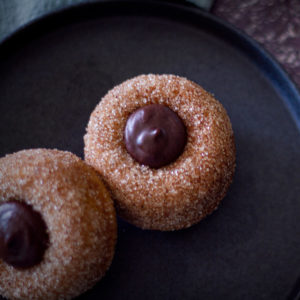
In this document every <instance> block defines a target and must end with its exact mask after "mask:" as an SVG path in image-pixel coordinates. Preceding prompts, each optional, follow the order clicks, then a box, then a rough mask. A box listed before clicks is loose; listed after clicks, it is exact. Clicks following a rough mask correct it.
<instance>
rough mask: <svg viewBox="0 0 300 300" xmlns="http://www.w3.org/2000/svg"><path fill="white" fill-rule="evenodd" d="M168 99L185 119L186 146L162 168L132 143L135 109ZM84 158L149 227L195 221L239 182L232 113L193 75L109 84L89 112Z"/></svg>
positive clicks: (130, 217) (124, 209) (125, 214)
mask: <svg viewBox="0 0 300 300" xmlns="http://www.w3.org/2000/svg"><path fill="white" fill-rule="evenodd" d="M150 104H161V105H164V106H167V107H168V108H170V109H171V110H172V111H174V112H175V113H177V115H178V116H179V117H180V118H181V120H182V121H183V123H184V125H185V127H186V131H187V143H186V145H185V148H184V151H183V153H182V154H181V155H180V156H179V157H178V158H177V159H176V160H175V161H173V162H172V163H170V164H168V165H166V166H163V167H161V168H156V169H154V168H150V167H149V166H145V165H143V164H141V163H139V162H137V161H136V160H135V159H134V158H133V157H132V156H131V155H130V154H129V153H128V151H127V149H126V145H125V142H124V130H125V126H126V122H127V120H128V118H129V117H130V115H131V114H132V113H133V112H135V111H136V110H137V109H139V108H141V107H144V106H147V105H150ZM84 141H85V149H84V150H85V160H86V162H87V163H88V164H90V165H92V166H93V167H94V168H95V169H96V170H98V172H99V173H100V174H101V176H102V177H103V179H104V180H105V182H106V183H107V185H108V187H109V188H110V190H111V193H112V197H113V199H114V200H115V203H116V208H117V212H118V214H119V215H120V216H121V217H122V218H124V219H125V220H127V221H128V222H130V223H132V224H134V225H136V226H138V227H141V228H143V229H155V230H175V229H182V228H186V227H189V226H191V225H193V224H195V223H197V222H199V221H200V220H201V219H203V218H204V217H205V216H206V215H208V214H210V213H211V212H212V211H213V210H214V209H216V208H217V206H218V204H219V202H220V201H221V199H222V198H223V197H224V196H225V194H226V192H227V189H228V187H229V185H230V183H231V182H232V178H233V174H234V169H235V144H234V136H233V131H232V126H231V123H230V120H229V117H228V115H227V113H226V111H225V109H224V107H223V106H222V105H221V103H220V102H218V101H217V100H216V99H215V98H214V97H213V96H212V95H211V94H210V93H208V92H206V91H205V90H204V89H203V88H201V87H200V86H199V85H197V84H196V83H194V82H191V81H189V80H187V79H186V78H182V77H178V76H174V75H152V74H150V75H140V76H138V77H135V78H133V79H130V80H127V81H125V82H123V83H122V84H120V85H118V86H116V87H115V88H113V89H112V90H110V91H109V92H108V93H107V94H106V95H105V96H104V97H103V98H102V100H101V101H100V103H99V104H98V105H97V107H96V108H95V110H94V111H93V113H92V114H91V116H90V120H89V123H88V126H87V133H86V135H85V137H84Z"/></svg>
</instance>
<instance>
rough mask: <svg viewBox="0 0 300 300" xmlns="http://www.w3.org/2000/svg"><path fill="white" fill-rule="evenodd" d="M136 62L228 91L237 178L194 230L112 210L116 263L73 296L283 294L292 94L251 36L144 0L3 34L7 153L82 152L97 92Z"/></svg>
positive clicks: (294, 232) (294, 267)
mask: <svg viewBox="0 0 300 300" xmlns="http://www.w3.org/2000/svg"><path fill="white" fill-rule="evenodd" d="M141 73H173V74H178V75H181V76H186V77H187V78H189V79H191V80H194V81H195V82H197V83H199V84H200V85H202V86H203V87H204V88H205V89H207V90H208V91H210V92H212V93H213V94H214V95H215V96H216V98H218V99H219V100H220V101H221V102H222V103H223V105H224V106H225V108H226V109H227V111H228V114H229V116H230V117H231V120H232V124H233V128H234V132H235V138H236V146H237V169H236V175H235V179H234V183H233V185H232V186H231V189H230V191H229V193H228V195H227V196H226V198H225V199H224V201H223V202H222V204H221V205H220V207H219V209H218V210H217V211H216V212H214V213H213V214H212V215H211V216H209V217H208V218H206V219H205V220H204V221H202V222H201V223H199V224H198V225H196V226H193V227H191V228H190V229H187V230H182V231H177V232H167V233H163V232H155V231H143V230H140V229H137V228H135V227H133V226H131V225H129V224H127V223H125V222H123V221H120V222H119V237H118V244H117V250H116V255H115V258H114V261H113V264H112V266H111V269H110V270H109V271H108V273H107V275H106V276H105V278H103V280H102V281H101V282H100V283H99V284H97V285H96V287H95V288H93V289H92V290H91V291H89V292H87V293H86V294H84V295H82V296H81V297H79V299H100V298H101V299H172V300H175V299H206V300H207V299H273V300H274V299H285V298H287V297H288V295H289V294H290V291H291V290H292V288H293V285H294V283H295V282H296V280H297V276H298V275H299V271H300V222H299V215H300V199H299V197H300V196H299V195H300V177H299V171H300V170H299V169H300V151H299V149H300V136H299V131H298V129H297V124H298V125H299V124H300V122H299V120H300V118H299V115H300V113H299V112H300V104H299V103H300V96H299V93H298V91H297V90H296V88H295V87H294V85H293V83H292V82H291V81H290V80H289V79H288V77H287V76H286V74H285V73H284V72H283V71H282V70H281V68H280V67H279V66H278V64H277V63H276V62H274V60H272V59H271V58H270V57H269V55H267V54H266V53H265V52H264V51H263V50H262V49H261V48H259V47H258V45H257V44H256V43H254V42H253V41H252V40H250V39H249V38H247V37H246V36H244V35H243V34H241V33H239V32H237V31H236V30H234V29H233V28H231V27H230V26H228V25H226V24H223V23H222V22H220V21H219V20H218V19H216V18H214V17H212V16H211V15H209V14H207V13H204V12H202V11H200V10H198V9H196V8H187V7H184V6H178V5H172V4H163V3H160V2H148V1H147V2H146V1H136V2H127V1H123V2H110V3H102V4H101V3H100V4H99V3H98V4H87V5H82V6H79V7H74V8H72V9H69V10H66V11H62V12H58V13H55V14H52V15H50V16H47V17H45V18H43V19H41V20H38V21H36V22H34V23H32V24H30V25H29V26H26V27H25V28H23V29H21V30H19V31H18V32H17V33H15V34H14V35H13V36H11V37H10V38H8V39H6V40H5V41H4V42H3V43H2V45H1V47H0V93H1V94H0V107H1V118H0V135H1V139H0V145H1V147H0V152H1V153H0V154H1V156H2V155H5V154H6V153H10V152H14V151H18V150H21V149H24V148H34V147H47V148H59V149H63V150H69V151H72V152H74V153H76V154H77V155H80V156H82V155H83V139H82V137H83V135H84V133H85V126H86V124H87V122H88V119H89V115H90V113H91V111H92V110H93V109H94V107H95V105H96V104H97V102H98V101H99V100H100V99H101V97H102V96H103V95H104V94H105V93H106V91H107V90H109V89H111V88H112V87H113V86H114V85H116V84H118V83H120V82H122V81H123V80H125V79H128V78H130V77H133V76H136V75H138V74H141ZM298 128H300V126H299V127H298Z"/></svg>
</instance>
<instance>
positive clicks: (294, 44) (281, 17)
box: [212, 0, 300, 86]
mask: <svg viewBox="0 0 300 300" xmlns="http://www.w3.org/2000/svg"><path fill="white" fill-rule="evenodd" d="M212 13H213V14H215V15H216V16H218V17H220V18H222V19H224V20H226V21H228V22H229V23H231V24H233V25H235V26H236V27H237V28H239V29H241V30H243V31H244V32H246V33H247V34H248V35H250V36H251V37H252V38H254V39H255V40H256V41H258V42H259V43H260V44H261V45H262V46H264V47H265V48H266V49H267V50H268V51H269V52H270V53H272V54H273V56H274V57H276V59H277V60H278V61H279V62H280V63H281V64H282V65H283V66H284V68H285V69H286V70H287V72H288V73H289V74H290V75H291V77H292V78H293V79H294V81H295V82H296V83H297V85H298V86H300V1H299V0H286V1H284V0H281V1H279V0H252V1H241V0H216V2H215V5H214V8H213V11H212Z"/></svg>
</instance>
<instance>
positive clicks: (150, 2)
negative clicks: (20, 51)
mask: <svg viewBox="0 0 300 300" xmlns="http://www.w3.org/2000/svg"><path fill="white" fill-rule="evenodd" d="M158 7H159V10H158V9H157V8H158ZM99 8H102V9H103V12H104V15H107V14H105V12H107V11H110V12H112V11H115V10H117V9H118V15H120V12H121V13H122V15H128V13H130V14H132V15H136V12H137V11H139V12H141V11H143V12H144V15H145V12H146V13H148V14H149V12H150V13H153V12H154V11H155V13H156V16H161V17H163V16H164V17H167V16H166V14H165V12H166V11H167V12H170V11H171V10H172V11H171V14H170V16H171V15H172V14H173V15H174V13H176V12H177V13H178V14H177V15H176V20H180V21H182V20H184V21H185V22H189V23H192V24H193V25H198V26H199V25H200V26H204V27H205V29H208V30H210V31H212V32H213V33H214V34H216V35H217V36H218V37H219V38H222V39H223V40H225V41H227V42H230V44H231V45H233V47H235V48H238V49H240V50H242V52H243V54H244V55H246V57H248V59H250V61H251V62H252V63H254V64H255V65H256V67H257V68H259V70H260V71H261V72H262V73H263V75H264V76H265V77H266V79H267V80H269V81H270V82H271V84H272V86H273V88H274V89H275V90H276V92H277V93H278V94H279V95H280V98H281V99H282V100H283V103H284V106H285V107H286V108H287V111H288V113H289V115H290V116H291V117H292V119H293V121H294V124H295V125H296V127H297V129H298V132H300V87H298V86H297V85H296V83H295V82H294V80H293V79H292V78H291V76H290V75H289V74H288V73H287V71H286V70H285V69H284V67H283V66H282V65H281V64H280V63H279V62H278V61H277V60H276V58H275V57H274V56H273V55H272V54H271V53H269V52H268V51H267V50H266V49H265V48H263V46H262V45H260V44H259V43H258V42H257V41H255V40H254V39H253V38H251V37H250V36H249V35H247V34H246V33H245V32H243V31H242V30H240V29H237V28H236V27H235V26H234V25H232V24H230V23H228V22H226V21H224V20H222V19H220V18H219V17H217V16H215V15H213V14H211V13H209V12H206V11H204V10H202V9H200V8H198V7H195V6H190V5H188V4H185V3H184V2H183V3H182V4H179V3H178V2H175V3H174V2H170V1H169V0H168V1H162V0H143V1H142V2H141V1H138V0H100V1H96V2H81V3H77V4H73V5H70V6H67V7H63V8H59V9H56V10H54V11H51V12H48V13H46V14H43V15H41V16H39V17H37V18H35V19H33V20H31V21H29V22H27V23H25V24H23V25H21V26H20V27H18V28H16V29H15V30H13V31H12V32H11V33H9V34H7V35H6V36H4V38H3V39H2V40H0V60H1V52H3V50H4V53H6V52H5V50H6V51H7V50H8V51H9V49H10V48H12V49H14V47H13V46H14V43H15V44H16V43H17V44H18V41H21V42H24V41H26V40H27V38H28V35H29V36H30V35H32V34H33V32H34V31H35V30H36V29H37V28H39V30H38V31H39V34H41V33H42V32H45V30H44V29H45V27H47V26H48V27H49V23H51V21H52V20H54V19H56V21H57V20H59V21H60V22H59V24H55V26H53V28H52V30H55V28H58V27H61V26H62V25H65V24H70V23H71V22H74V20H73V19H74V16H76V15H77V20H78V21H79V20H81V19H82V18H85V19H90V18H91V17H92V16H94V17H97V16H98V17H101V16H103V13H102V14H100V13H99ZM120 8H121V9H123V10H120ZM179 12H180V14H179ZM65 15H68V16H69V17H70V16H71V17H72V19H70V20H64V21H62V19H63V17H64V16H65ZM188 16H189V17H190V18H187V17H188ZM65 19H67V18H65ZM221 33H223V35H222V36H221ZM31 39H32V37H31Z"/></svg>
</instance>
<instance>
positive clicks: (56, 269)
mask: <svg viewBox="0 0 300 300" xmlns="http://www.w3.org/2000/svg"><path fill="white" fill-rule="evenodd" d="M4 203H14V205H15V204H17V205H18V204H20V205H21V206H22V207H24V206H26V207H30V208H31V209H32V210H34V212H35V213H38V214H40V216H41V217H42V219H43V220H44V223H45V225H46V228H47V234H48V245H47V247H46V250H45V252H44V255H43V259H42V261H41V262H40V263H38V264H36V265H34V266H32V267H30V268H25V269H22V268H15V267H14V266H12V265H10V264H7V263H6V262H5V261H2V260H1V258H0V294H1V295H2V296H4V297H6V298H9V299H71V298H73V297H75V296H77V295H79V294H81V293H82V292H84V291H86V290H87V289H89V288H91V287H92V286H93V285H94V284H95V283H96V282H97V281H98V280H99V279H100V278H101V277H102V276H103V275H104V273H105V272H106V270H107V269H108V268H109V266H110V264H111V261H112V258H113V254H114V248H115V242H116V228H117V227H116V216H115V210H114V207H113V203H112V200H111V198H110V196H109V193H108V192H107V190H106V188H105V187H104V185H103V183H102V182H101V180H100V179H99V176H98V174H97V173H96V172H95V171H94V170H93V169H92V168H91V167H90V166H88V165H86V164H85V163H84V162H83V161H82V160H81V159H79V158H78V157H77V156H75V155H73V154H71V153H69V152H63V151H58V150H46V149H35V150H24V151H20V152H17V153H14V154H10V155H7V156H6V157H4V158H1V159H0V205H3V204H4ZM1 207H3V206H1ZM22 209H23V208H22ZM21 217H22V216H21ZM4 219H5V218H4V217H3V218H2V219H1V220H4ZM3 226H4V225H3V224H2V227H3ZM4 233H5V232H4ZM16 234H19V233H16Z"/></svg>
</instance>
